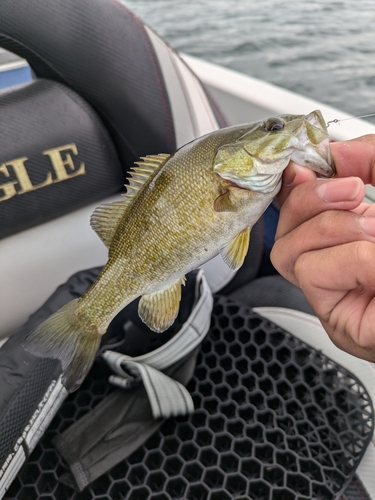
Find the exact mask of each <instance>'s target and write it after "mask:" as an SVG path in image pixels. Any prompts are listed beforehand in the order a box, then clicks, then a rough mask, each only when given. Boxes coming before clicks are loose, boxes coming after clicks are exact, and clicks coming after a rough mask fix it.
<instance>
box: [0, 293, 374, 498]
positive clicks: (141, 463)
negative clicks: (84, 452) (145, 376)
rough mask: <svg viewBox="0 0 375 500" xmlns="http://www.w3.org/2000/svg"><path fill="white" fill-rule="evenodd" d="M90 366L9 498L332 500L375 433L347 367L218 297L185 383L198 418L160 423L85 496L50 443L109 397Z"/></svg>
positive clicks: (99, 373)
mask: <svg viewBox="0 0 375 500" xmlns="http://www.w3.org/2000/svg"><path fill="white" fill-rule="evenodd" d="M107 375H108V374H107V373H104V372H103V369H102V367H101V368H100V369H99V368H98V366H96V367H94V369H93V371H92V373H91V374H90V375H89V377H88V379H87V380H86V382H85V383H84V385H83V386H82V388H81V390H79V391H78V392H77V393H75V394H72V395H71V396H70V397H69V399H68V400H67V401H66V402H65V403H64V404H63V406H62V408H61V409H60V411H59V413H58V414H57V415H56V417H55V418H54V420H53V421H52V423H51V426H50V428H49V429H48V431H47V432H46V434H45V436H44V438H43V439H42V441H41V442H40V443H39V444H38V446H37V448H36V449H35V451H34V452H33V454H32V455H31V457H30V459H29V461H28V463H27V464H26V466H25V467H24V469H23V470H22V472H21V473H20V474H19V476H18V478H17V479H16V480H15V481H14V483H13V484H12V486H11V488H10V489H9V491H8V492H7V494H6V496H5V498H6V499H8V500H10V499H17V500H22V499H27V500H33V499H37V498H38V499H39V498H40V499H45V500H47V499H51V500H73V499H77V500H78V499H80V500H93V499H95V500H96V499H103V500H104V499H111V500H119V499H126V500H146V499H147V500H172V499H188V500H227V499H228V500H230V499H236V500H245V499H252V500H268V499H271V500H307V499H317V500H318V499H319V500H333V499H335V498H337V497H338V496H339V494H340V493H341V492H342V491H343V490H344V489H345V487H346V485H347V484H348V481H349V480H350V478H351V477H352V475H353V473H354V471H355V469H356V467H357V465H358V463H359V461H360V459H361V457H362V455H363V453H364V451H365V449H366V446H367V444H368V443H369V441H370V439H371V436H372V432H373V408H372V404H371V400H370V398H369V395H368V394H367V392H366V390H365V389H364V387H363V386H362V384H361V383H360V382H359V381H358V380H357V379H356V378H355V377H354V376H353V375H352V374H350V373H349V372H348V371H347V370H346V369H344V368H343V367H341V366H338V365H337V364H335V363H334V362H332V361H331V360H329V359H328V358H327V357H325V356H323V355H322V354H321V353H319V352H317V351H316V350H314V349H312V348H311V347H309V346H307V345H306V344H304V343H302V342H301V341H299V340H297V339H296V338H295V337H293V336H292V335H290V334H288V333H286V332H285V331H284V330H282V329H280V328H279V327H277V326H275V325H274V324H272V323H270V322H269V321H267V320H265V319H264V318H262V317H260V316H258V315H256V314H255V313H253V312H252V311H251V310H250V309H248V308H246V307H242V306H240V305H239V304H237V303H233V302H230V301H228V299H225V298H223V297H221V298H219V299H217V300H216V306H215V310H214V314H213V319H212V327H211V331H210V333H209V335H208V337H207V339H206V340H205V341H204V343H203V345H202V350H201V353H200V356H199V359H198V364H197V367H196V370H195V376H194V378H193V380H192V381H191V383H190V385H189V389H190V391H191V393H192V395H193V399H194V402H195V408H196V411H195V413H194V414H193V415H191V416H190V417H187V418H179V419H172V420H168V421H166V422H165V423H164V424H163V425H162V427H161V428H160V430H159V431H158V432H156V433H155V434H154V435H153V436H152V437H151V438H150V439H149V440H148V441H147V442H146V443H145V444H144V445H143V446H141V447H140V448H139V449H138V450H137V451H136V452H135V453H133V454H132V455H131V456H130V457H129V458H128V459H127V460H125V461H123V462H121V463H120V464H119V465H117V466H116V467H115V468H114V469H112V470H111V471H110V472H109V473H108V474H106V475H104V476H102V477H101V478H99V479H98V480H96V481H95V482H94V483H93V484H92V485H91V486H90V487H88V488H86V490H84V491H83V492H82V493H77V492H74V491H73V490H72V489H70V488H69V487H67V486H65V485H63V484H62V483H59V480H58V478H59V476H60V475H61V474H63V473H64V472H66V468H65V466H64V463H63V461H62V460H61V459H60V458H59V456H58V454H57V453H56V451H55V450H54V448H53V446H52V445H51V438H52V437H53V436H55V435H56V433H59V432H62V431H63V430H65V429H66V428H67V427H68V426H69V425H70V424H72V423H73V422H74V421H75V420H76V419H77V418H79V417H80V416H82V415H83V414H84V413H85V412H86V411H88V410H89V409H90V408H92V407H93V406H94V405H95V404H96V403H97V402H98V401H99V400H100V399H101V398H102V397H103V396H104V395H105V394H106V393H108V391H109V386H108V384H107V383H106V377H107Z"/></svg>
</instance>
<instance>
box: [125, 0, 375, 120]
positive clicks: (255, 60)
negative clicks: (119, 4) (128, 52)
mask: <svg viewBox="0 0 375 500" xmlns="http://www.w3.org/2000/svg"><path fill="white" fill-rule="evenodd" d="M123 2H124V3H125V5H127V6H128V7H129V8H130V9H132V10H133V11H134V12H135V13H136V14H137V15H138V16H139V17H141V18H142V19H143V20H144V21H145V22H147V24H149V25H150V26H151V27H152V28H153V29H154V30H155V31H157V32H158V33H159V35H161V36H162V37H163V38H165V39H166V40H167V41H168V42H169V44H170V45H171V46H172V47H173V48H174V49H176V50H178V51H182V52H186V53H188V54H191V55H194V56H197V57H201V58H204V59H206V60H208V61H211V62H215V63H218V64H221V65H223V66H227V67H229V68H232V69H235V70H238V71H241V72H243V73H246V74H248V75H251V76H255V77H257V78H261V79H264V80H267V81H268V82H271V83H275V84H277V85H280V86H282V87H284V88H287V89H289V90H292V91H296V92H299V93H300V94H303V95H305V96H308V97H312V98H314V99H317V100H319V101H322V102H325V103H326V104H330V105H332V106H335V107H337V108H339V109H342V110H344V111H347V112H349V113H354V114H358V115H359V114H366V113H370V112H375V2H374V0H341V1H327V0H313V1H308V0H293V1H290V0H257V1H256V0H189V1H188V2H186V3H185V2H183V3H182V2H181V1H180V0H123ZM373 121H374V120H373Z"/></svg>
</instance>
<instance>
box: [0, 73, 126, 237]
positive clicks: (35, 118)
mask: <svg viewBox="0 0 375 500" xmlns="http://www.w3.org/2000/svg"><path fill="white" fill-rule="evenodd" d="M0 116H1V122H0V124H1V133H0V209H1V218H0V238H4V237H5V236H9V235H10V234H13V233H17V232H19V231H22V230H24V229H27V228H30V227H32V226H35V225H37V224H40V223H42V222H45V221H48V220H51V219H54V218H56V217H58V216H60V215H63V214H66V213H68V212H72V211H73V210H76V209H78V208H80V207H82V206H85V205H87V204H89V203H93V202H95V201H98V200H101V199H103V198H104V197H106V196H109V195H111V194H113V193H115V192H118V191H119V190H120V189H121V187H122V186H123V184H124V178H125V176H124V172H123V170H122V167H121V164H120V161H119V159H118V156H117V153H116V150H115V148H114V146H113V143H112V140H111V138H110V136H109V134H108V132H107V130H106V128H105V127H104V126H103V124H102V122H101V120H100V118H99V117H98V116H97V114H96V112H95V111H94V110H93V109H92V108H91V106H89V105H88V104H87V102H85V101H84V100H83V99H82V98H81V97H80V96H79V95H78V94H76V93H75V92H74V91H73V90H71V89H70V88H68V87H66V86H64V85H62V84H60V83H57V82H53V81H51V80H44V79H38V80H35V81H33V82H31V83H29V84H25V85H23V86H20V87H17V88H12V89H10V90H8V91H4V92H2V93H1V94H0Z"/></svg>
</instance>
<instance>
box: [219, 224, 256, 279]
mask: <svg viewBox="0 0 375 500" xmlns="http://www.w3.org/2000/svg"><path fill="white" fill-rule="evenodd" d="M249 243H250V227H246V228H245V229H244V230H243V231H241V232H240V233H239V234H237V236H236V237H235V238H234V239H233V240H232V241H231V242H230V243H229V244H228V245H226V246H225V247H223V248H222V249H221V250H220V254H221V256H222V257H223V260H224V262H225V263H226V264H227V265H228V266H229V267H230V268H231V269H233V271H235V270H237V269H239V268H240V267H241V266H242V264H243V262H244V260H245V257H246V254H247V251H248V248H249Z"/></svg>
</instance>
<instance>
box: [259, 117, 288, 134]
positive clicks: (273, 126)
mask: <svg viewBox="0 0 375 500" xmlns="http://www.w3.org/2000/svg"><path fill="white" fill-rule="evenodd" d="M284 127H285V122H284V120H283V119H282V118H277V117H275V118H268V120H267V121H266V122H265V123H264V129H265V130H266V132H279V131H280V130H284Z"/></svg>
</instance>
